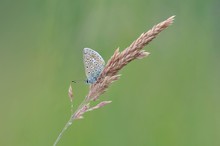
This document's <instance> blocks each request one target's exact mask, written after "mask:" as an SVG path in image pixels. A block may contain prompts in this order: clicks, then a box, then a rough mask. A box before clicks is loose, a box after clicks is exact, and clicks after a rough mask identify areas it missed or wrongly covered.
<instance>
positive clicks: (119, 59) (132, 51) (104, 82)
mask: <svg viewBox="0 0 220 146" xmlns="http://www.w3.org/2000/svg"><path fill="white" fill-rule="evenodd" d="M173 20H174V16H172V17H170V18H168V19H167V20H165V21H163V22H161V23H159V24H157V25H155V26H154V27H153V28H152V29H150V30H149V31H147V32H145V33H142V34H141V35H140V37H139V38H138V39H136V40H135V41H134V42H133V43H132V44H131V45H130V46H129V47H127V48H126V49H125V50H123V51H122V52H119V48H118V49H116V51H115V53H114V54H113V56H112V57H111V58H110V59H109V60H108V63H107V64H106V66H105V68H104V70H103V72H102V73H101V75H100V77H99V78H98V80H97V82H96V83H95V84H92V85H91V86H90V90H89V94H88V96H87V98H89V100H96V99H97V98H98V97H99V96H100V95H101V94H103V93H104V92H105V91H106V89H107V88H108V87H109V85H110V84H111V83H112V82H113V81H116V80H118V79H119V76H120V75H118V74H117V73H118V72H119V71H120V70H121V69H122V68H123V67H124V66H125V65H127V64H128V63H129V62H131V61H133V60H135V59H142V58H144V57H147V56H148V55H149V54H150V53H149V52H146V51H145V50H142V49H143V48H144V47H145V46H146V45H147V44H148V43H149V42H151V41H152V40H153V39H154V38H155V37H156V36H157V35H158V34H159V33H160V32H161V31H163V30H164V29H166V28H167V27H168V26H170V25H171V24H172V23H173Z"/></svg>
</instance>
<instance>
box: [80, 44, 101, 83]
mask: <svg viewBox="0 0 220 146" xmlns="http://www.w3.org/2000/svg"><path fill="white" fill-rule="evenodd" d="M83 61H84V66H85V73H86V77H87V80H86V82H87V83H88V84H94V83H95V82H96V81H97V79H98V77H99V76H100V74H101V73H102V70H103V69H104V67H105V61H104V59H103V58H102V56H101V55H99V53H98V52H96V51H94V50H92V49H90V48H84V49H83Z"/></svg>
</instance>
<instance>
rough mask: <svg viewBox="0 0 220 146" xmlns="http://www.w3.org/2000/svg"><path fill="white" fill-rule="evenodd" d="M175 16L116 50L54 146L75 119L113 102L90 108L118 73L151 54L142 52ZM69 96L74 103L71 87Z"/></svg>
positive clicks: (104, 102) (102, 102)
mask: <svg viewBox="0 0 220 146" xmlns="http://www.w3.org/2000/svg"><path fill="white" fill-rule="evenodd" d="M173 20H174V16H172V17H170V18H168V19H167V20H165V21H163V22H161V23H159V24H157V25H155V26H154V27H153V28H152V29H150V30H149V31H147V32H145V33H142V34H141V35H140V37H139V38H137V39H136V40H135V41H134V42H133V43H132V44H131V45H130V46H129V47H127V48H126V49H125V50H123V51H122V52H119V48H118V49H116V50H115V52H114V54H113V56H112V57H111V58H110V59H109V60H108V62H107V64H106V66H105V68H104V70H103V71H102V73H101V75H100V76H99V78H98V80H97V82H96V83H94V84H92V85H90V90H89V93H88V95H87V96H86V98H85V99H84V100H83V102H82V103H81V104H80V105H79V107H78V108H77V110H76V111H75V112H74V113H73V112H72V115H71V117H70V119H69V121H68V122H67V124H66V125H65V126H64V128H63V130H62V131H61V133H60V134H59V136H58V137H57V139H56V141H55V143H54V146H56V144H57V143H58V142H59V140H60V138H61V137H62V135H63V133H64V132H65V130H66V129H67V128H68V127H69V126H70V125H71V124H72V122H73V121H74V120H75V119H81V118H83V114H84V113H86V112H88V111H92V110H95V109H98V108H100V107H103V106H105V105H107V104H109V103H111V101H101V102H100V103H98V104H97V105H96V106H93V107H90V102H91V101H95V100H97V99H98V98H99V97H100V95H102V94H103V93H104V92H105V91H106V90H107V88H108V87H109V86H110V85H111V83H113V82H114V81H116V80H118V79H119V77H120V75H119V74H118V72H119V71H120V70H121V69H122V68H123V67H124V66H126V65H127V64H128V63H129V62H131V61H133V60H135V59H142V58H144V57H147V56H148V55H149V54H150V53H149V52H146V51H145V50H142V49H143V48H144V47H145V46H146V45H147V44H148V43H149V42H151V41H152V40H153V39H154V38H155V37H156V36H157V35H158V34H159V33H160V32H161V31H163V30H164V29H166V28H167V27H168V26H170V25H171V24H172V23H173ZM68 95H69V97H70V101H71V103H72V101H73V92H72V87H71V86H70V88H69V92H68ZM71 111H73V105H71Z"/></svg>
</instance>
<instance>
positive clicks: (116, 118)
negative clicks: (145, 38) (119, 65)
mask: <svg viewBox="0 0 220 146" xmlns="http://www.w3.org/2000/svg"><path fill="white" fill-rule="evenodd" d="M219 5H220V2H219V1H217V0H210V1H204V0H203V1H201V0H194V1H191V0H185V1H175V0H167V1H163V0H148V1H146V0H135V1H134V0H126V1H125V0H124V1H120V0H111V1H109V0H102V1H101V0H93V1H83V0H82V1H80V0H62V1H59V0H20V1H16V0H1V1H0V20H1V21H0V67H1V71H0V81H1V84H0V90H1V91H0V116H1V117H0V145H1V146H50V145H52V144H53V142H54V141H55V139H56V137H57V136H58V134H59V132H60V131H61V129H62V128H63V126H64V124H65V123H66V122H67V120H68V118H69V116H70V102H69V98H68V96H67V90H68V87H69V85H70V81H72V80H76V79H85V73H84V67H83V60H82V49H83V48H84V47H91V48H92V49H94V50H96V51H98V52H99V53H100V54H101V55H102V56H103V58H104V59H105V60H106V61H107V60H108V59H109V58H110V56H111V55H112V54H113V52H114V50H115V49H116V48H117V47H120V50H123V49H124V48H126V47H127V46H128V45H130V43H131V42H132V41H133V40H134V39H136V38H137V37H138V36H139V35H140V34H141V33H142V32H144V31H147V30H148V29H150V28H151V27H152V26H153V25H155V24H157V23H159V22H161V21H163V20H165V19H167V18H168V17H170V16H172V15H176V19H175V22H174V24H173V25H172V26H171V27H169V28H168V29H167V30H165V31H163V32H162V33H161V34H160V35H159V36H158V37H157V38H156V39H155V40H154V41H153V42H152V43H151V44H150V45H148V46H147V47H146V48H145V49H146V50H148V51H149V52H151V55H150V56H149V57H148V58H145V59H143V60H138V61H134V62H132V63H130V64H129V65H128V66H126V67H125V68H124V69H123V70H122V71H121V72H120V73H121V74H122V77H121V79H120V80H119V81H117V82H115V83H114V84H113V85H112V86H111V87H110V89H109V90H108V92H107V93H105V94H104V95H102V96H101V98H102V99H106V100H112V101H113V102H112V103H111V104H110V105H108V106H106V107H104V108H102V109H99V110H96V111H94V112H91V113H88V114H86V115H85V119H83V120H78V121H75V122H74V124H73V125H72V126H71V127H70V128H69V129H68V130H67V131H66V133H65V134H64V136H63V137H62V139H61V141H60V142H59V143H58V146H59V145H60V146H61V145H62V146H70V145H75V146H134V145H135V146H219V145H220V139H219V137H220V106H219V105H220V99H219V98H220V91H219V90H220V77H219V75H220V48H219V46H220V43H219V34H220V29H219V23H220V15H219V14H220V9H219ZM87 91H88V85H86V84H84V83H78V84H74V85H73V92H74V96H75V100H74V105H75V106H76V105H77V104H79V103H80V101H82V100H83V98H84V96H85V95H86V93H87Z"/></svg>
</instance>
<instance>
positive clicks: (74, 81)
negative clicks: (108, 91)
mask: <svg viewBox="0 0 220 146" xmlns="http://www.w3.org/2000/svg"><path fill="white" fill-rule="evenodd" d="M81 81H83V82H84V81H85V80H73V81H72V82H73V83H78V82H81Z"/></svg>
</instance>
